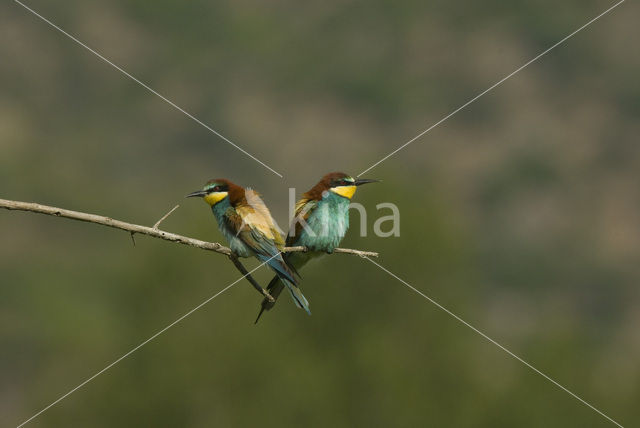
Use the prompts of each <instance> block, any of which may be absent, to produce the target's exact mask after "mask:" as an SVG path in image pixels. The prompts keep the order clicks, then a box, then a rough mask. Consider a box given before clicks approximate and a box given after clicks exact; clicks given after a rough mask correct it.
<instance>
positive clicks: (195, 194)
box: [185, 190, 207, 198]
mask: <svg viewBox="0 0 640 428" xmlns="http://www.w3.org/2000/svg"><path fill="white" fill-rule="evenodd" d="M206 195H207V192H205V191H204V190H196V191H195V192H191V193H189V194H188V195H187V196H185V197H186V198H195V197H196V196H199V197H203V196H206Z"/></svg>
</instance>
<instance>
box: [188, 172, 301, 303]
mask: <svg viewBox="0 0 640 428" xmlns="http://www.w3.org/2000/svg"><path fill="white" fill-rule="evenodd" d="M196 196H197V197H202V198H203V199H204V201H205V202H206V203H207V204H209V206H211V210H212V211H213V215H214V216H215V218H216V220H217V221H218V228H219V229H220V232H222V234H223V235H224V237H225V238H226V239H227V241H228V242H229V247H230V248H231V251H233V253H234V255H237V256H239V257H251V256H253V257H256V258H257V259H258V260H260V261H261V262H263V263H264V262H266V264H267V265H268V266H269V267H270V268H271V269H273V270H274V271H275V273H276V277H277V278H279V279H280V280H281V283H284V284H286V286H287V289H288V290H289V291H290V293H291V296H292V297H293V300H294V302H295V303H296V305H297V306H298V307H300V308H303V309H304V310H305V311H307V313H310V312H309V302H307V299H306V298H305V297H304V295H303V294H302V292H301V291H300V289H299V288H298V280H297V279H296V277H295V274H294V273H293V271H292V270H291V269H290V268H289V266H287V264H286V262H285V261H284V259H283V257H282V254H281V253H280V252H281V251H282V248H283V246H284V240H283V239H282V235H281V234H280V231H279V230H278V227H277V226H276V224H275V222H274V221H273V218H272V217H271V213H270V212H269V209H268V208H267V206H266V205H265V204H264V202H263V201H262V199H261V198H260V196H259V195H258V193H257V192H255V191H253V190H252V189H249V188H247V189H245V188H243V187H241V186H238V185H237V184H234V183H232V182H231V181H229V180H226V179H224V178H217V179H214V180H209V181H208V182H207V184H206V185H205V186H204V188H203V189H202V190H198V191H196V192H193V193H190V194H188V195H187V197H196ZM252 283H253V282H252ZM279 291H282V290H279Z"/></svg>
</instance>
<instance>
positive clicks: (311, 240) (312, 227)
mask: <svg viewBox="0 0 640 428" xmlns="http://www.w3.org/2000/svg"><path fill="white" fill-rule="evenodd" d="M377 181H379V180H370V179H364V178H360V179H358V178H353V177H351V176H349V175H347V174H345V173H343V172H332V173H329V174H327V175H325V176H324V177H322V179H321V180H320V181H319V182H318V183H317V184H316V185H315V186H313V187H312V188H311V189H310V190H309V191H308V192H306V193H304V194H303V195H302V197H301V198H300V200H298V202H296V206H295V214H294V218H293V221H292V224H291V227H290V230H289V235H288V236H287V240H286V245H287V246H288V247H294V246H303V247H306V248H307V252H293V253H286V254H285V255H284V260H285V261H286V263H287V264H288V265H289V266H290V267H291V268H292V269H293V270H294V271H296V272H297V271H298V270H299V269H300V268H302V267H303V266H304V265H305V264H307V262H308V261H309V260H311V259H313V258H316V257H318V256H321V255H323V254H327V253H332V252H333V250H334V249H335V248H336V247H337V246H338V245H339V244H340V241H342V238H344V235H345V234H346V233H347V229H348V228H349V202H350V201H351V198H352V197H353V195H354V193H355V192H356V188H357V187H358V186H360V185H362V184H366V183H374V182H377ZM282 288H283V284H282V281H281V280H280V277H278V276H277V275H276V276H275V277H274V278H273V279H272V280H271V282H270V283H269V285H268V286H267V291H268V292H269V294H270V295H271V296H273V298H274V299H277V298H278V296H279V295H280V293H281V292H282ZM273 305H275V301H273V302H272V301H269V300H268V299H264V300H263V301H262V307H261V309H260V313H259V314H258V318H256V323H257V322H258V320H259V319H260V316H261V315H262V313H263V312H264V311H265V310H267V311H268V310H269V309H271V308H272V307H273Z"/></svg>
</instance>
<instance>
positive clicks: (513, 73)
mask: <svg viewBox="0 0 640 428" xmlns="http://www.w3.org/2000/svg"><path fill="white" fill-rule="evenodd" d="M16 1H17V0H16ZM624 1H625V0H620V1H619V2H618V3H616V4H614V5H613V6H611V7H610V8H609V9H607V10H605V11H604V12H602V13H601V14H600V15H598V16H596V17H595V18H593V19H592V20H591V21H589V22H587V23H586V24H584V25H583V26H582V27H580V28H578V29H577V30H575V31H574V32H573V33H571V34H569V35H568V36H566V37H565V38H563V39H562V40H560V41H559V42H557V43H556V44H554V45H553V46H551V47H549V48H547V49H546V50H544V51H542V52H541V53H540V54H538V55H537V56H536V57H534V58H533V59H531V60H529V61H528V62H526V63H525V64H523V65H522V66H520V67H519V68H517V69H516V70H514V71H512V72H511V73H509V74H507V75H506V76H505V77H503V78H502V79H500V80H498V81H497V82H496V83H494V84H493V85H491V86H490V87H489V88H487V89H485V90H484V91H482V92H480V93H479V94H478V95H476V96H475V97H473V98H471V99H470V100H469V101H467V102H466V103H464V104H462V105H461V106H460V107H458V108H457V109H455V110H454V111H452V112H451V113H449V114H448V115H446V116H445V117H443V118H442V119H440V120H439V121H437V122H436V123H434V124H433V125H431V126H430V127H428V128H427V129H425V130H424V131H422V132H421V133H419V134H418V135H416V136H415V137H413V138H412V139H410V140H409V141H407V142H406V143H404V144H403V145H401V146H400V147H398V148H397V149H395V150H394V151H392V152H391V153H389V154H388V155H386V156H385V157H383V158H382V159H380V160H379V161H378V162H376V163H374V164H373V165H371V166H370V167H369V168H367V169H365V170H364V171H362V172H361V173H360V174H358V176H361V175H362V174H364V173H366V172H367V171H370V170H372V169H373V168H375V167H376V166H378V165H379V164H381V163H382V162H384V161H385V160H387V159H389V158H390V157H391V156H393V155H395V154H396V153H398V152H399V151H400V150H402V149H404V148H405V147H407V146H408V145H409V144H411V143H413V142H414V141H415V140H417V139H418V138H420V137H422V136H423V135H424V134H426V133H427V132H429V131H431V130H432V129H433V128H435V127H436V126H438V125H440V124H441V123H442V122H444V121H445V120H447V119H449V118H450V117H451V116H453V115H454V114H456V113H458V112H459V111H460V110H462V109H463V108H465V107H467V106H468V105H469V104H471V103H473V102H474V101H476V100H477V99H478V98H480V97H481V96H483V95H484V94H486V93H487V92H490V91H491V90H493V89H494V88H495V87H496V86H498V85H500V84H502V83H503V82H504V81H506V80H507V79H509V78H511V77H512V76H514V75H515V74H516V73H518V72H519V71H521V70H522V69H524V68H525V67H527V66H528V65H530V64H531V63H533V62H535V61H537V60H538V59H540V58H541V57H543V56H544V55H546V54H547V53H549V52H550V51H551V50H553V49H554V48H556V47H558V46H560V45H561V44H562V43H564V42H566V41H567V40H569V39H570V38H571V37H573V36H575V35H576V34H578V33H579V32H580V31H582V30H583V29H585V28H586V27H588V26H589V25H591V24H593V23H594V22H595V21H597V20H598V19H600V18H601V17H603V16H604V15H606V14H607V13H609V12H611V11H612V10H613V9H615V8H616V7H618V6H620V5H621V4H622V3H624Z"/></svg>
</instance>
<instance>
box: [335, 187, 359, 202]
mask: <svg viewBox="0 0 640 428" xmlns="http://www.w3.org/2000/svg"><path fill="white" fill-rule="evenodd" d="M329 190H331V191H332V192H333V193H335V194H338V195H340V196H344V197H345V198H347V199H351V198H352V197H353V194H354V193H356V186H338V187H332V188H331V189H329Z"/></svg>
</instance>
